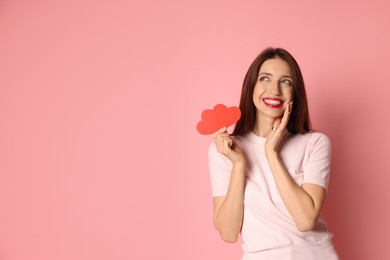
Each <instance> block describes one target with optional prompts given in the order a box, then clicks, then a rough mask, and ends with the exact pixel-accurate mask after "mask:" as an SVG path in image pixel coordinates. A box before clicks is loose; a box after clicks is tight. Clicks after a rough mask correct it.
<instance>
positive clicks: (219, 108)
mask: <svg viewBox="0 0 390 260" xmlns="http://www.w3.org/2000/svg"><path fill="white" fill-rule="evenodd" d="M240 117H241V111H240V109H239V108H238V107H234V106H233V107H229V108H228V107H226V106H225V105H223V104H218V105H216V106H215V107H214V109H213V110H211V109H206V110H204V111H203V112H202V120H201V121H200V122H199V123H198V125H197V126H196V129H197V130H198V132H199V133H200V134H202V135H209V134H213V133H215V132H217V131H218V130H219V129H221V128H222V127H229V126H231V125H233V124H235V123H236V122H237V121H238V119H240Z"/></svg>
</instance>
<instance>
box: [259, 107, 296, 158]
mask: <svg viewBox="0 0 390 260" xmlns="http://www.w3.org/2000/svg"><path fill="white" fill-rule="evenodd" d="M291 110H292V101H290V102H289V103H288V105H287V107H286V109H285V110H284V114H283V117H282V118H277V119H275V122H274V128H273V129H274V130H272V131H271V132H270V133H269V134H268V136H267V137H266V142H265V152H266V154H267V153H270V152H278V149H279V144H280V141H281V140H282V137H283V134H284V131H285V130H286V127H287V123H288V120H289V119H290V115H291ZM275 128H276V129H275Z"/></svg>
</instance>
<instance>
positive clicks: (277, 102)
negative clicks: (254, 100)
mask: <svg viewBox="0 0 390 260" xmlns="http://www.w3.org/2000/svg"><path fill="white" fill-rule="evenodd" d="M263 102H264V104H265V105H266V106H267V107H270V108H280V107H281V106H282V105H283V100H281V99H280V98H271V97H267V98H263Z"/></svg>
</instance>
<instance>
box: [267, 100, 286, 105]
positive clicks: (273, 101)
mask: <svg viewBox="0 0 390 260" xmlns="http://www.w3.org/2000/svg"><path fill="white" fill-rule="evenodd" d="M264 101H265V103H267V104H270V105H279V104H280V103H282V102H281V101H278V100H272V99H265V100H264Z"/></svg>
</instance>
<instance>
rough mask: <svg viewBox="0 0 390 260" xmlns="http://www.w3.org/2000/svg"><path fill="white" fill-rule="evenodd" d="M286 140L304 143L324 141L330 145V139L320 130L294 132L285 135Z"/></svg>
mask: <svg viewBox="0 0 390 260" xmlns="http://www.w3.org/2000/svg"><path fill="white" fill-rule="evenodd" d="M286 139H287V141H289V142H293V143H296V144H298V143H302V144H303V143H306V144H309V145H310V144H316V143H326V144H329V145H330V143H331V142H330V139H329V137H328V136H327V135H325V134H323V133H320V132H308V133H304V134H295V135H289V134H288V135H287V138H286Z"/></svg>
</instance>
